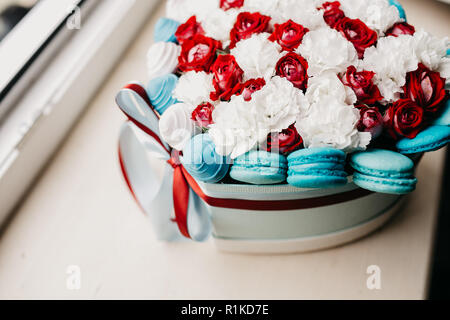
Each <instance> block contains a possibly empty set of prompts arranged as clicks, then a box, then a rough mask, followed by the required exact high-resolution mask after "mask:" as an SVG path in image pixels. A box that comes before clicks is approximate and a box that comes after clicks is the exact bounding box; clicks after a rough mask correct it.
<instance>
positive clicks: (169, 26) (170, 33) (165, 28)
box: [153, 18, 180, 43]
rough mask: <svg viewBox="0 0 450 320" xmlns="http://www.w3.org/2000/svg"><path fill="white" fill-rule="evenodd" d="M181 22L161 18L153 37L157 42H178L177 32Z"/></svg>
mask: <svg viewBox="0 0 450 320" xmlns="http://www.w3.org/2000/svg"><path fill="white" fill-rule="evenodd" d="M179 26H180V23H179V22H178V21H175V20H172V19H168V18H161V19H159V20H158V22H157V23H156V25H155V31H154V33H153V39H154V40H155V42H174V43H178V41H177V38H176V37H175V33H176V32H177V29H178V27H179Z"/></svg>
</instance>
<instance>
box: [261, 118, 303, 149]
mask: <svg viewBox="0 0 450 320" xmlns="http://www.w3.org/2000/svg"><path fill="white" fill-rule="evenodd" d="M302 145H303V139H302V137H301V136H300V135H299V134H298V132H297V129H296V128H295V126H294V125H291V126H290V127H289V128H287V129H285V130H283V131H281V132H280V133H272V134H269V135H268V137H267V151H268V152H271V151H272V150H279V152H280V153H283V154H289V153H292V152H294V151H295V150H298V149H300V148H301V147H302Z"/></svg>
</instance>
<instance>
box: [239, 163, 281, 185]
mask: <svg viewBox="0 0 450 320" xmlns="http://www.w3.org/2000/svg"><path fill="white" fill-rule="evenodd" d="M230 177H231V178H233V179H234V180H236V181H240V182H244V183H248V184H255V185H268V184H279V183H282V182H284V181H286V169H282V168H269V167H244V166H241V165H233V166H232V167H231V171H230Z"/></svg>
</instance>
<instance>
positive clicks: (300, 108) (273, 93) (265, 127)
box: [209, 77, 308, 159]
mask: <svg viewBox="0 0 450 320" xmlns="http://www.w3.org/2000/svg"><path fill="white" fill-rule="evenodd" d="M307 109H308V101H307V99H306V98H305V97H304V95H303V93H302V91H301V90H298V89H297V88H295V87H294V86H293V85H292V83H290V82H289V81H288V80H286V79H285V78H280V77H274V78H273V79H271V80H270V81H269V82H268V83H267V84H266V85H265V86H264V87H263V88H262V89H261V90H259V91H257V92H254V93H253V95H252V99H251V101H248V102H246V101H244V99H243V97H242V96H234V97H232V99H231V101H230V102H229V103H227V102H221V103H220V104H219V105H218V106H216V108H215V110H214V112H213V121H214V124H212V125H211V126H210V130H209V134H210V136H211V139H212V140H213V141H214V143H215V145H216V151H217V153H219V154H221V155H224V156H228V155H230V156H231V158H233V159H234V158H236V157H238V156H240V155H242V154H244V153H246V152H247V151H249V150H252V149H253V148H255V147H256V146H257V145H258V143H263V142H264V141H265V140H266V139H267V135H268V134H269V133H271V132H279V131H281V130H283V129H286V128H288V127H289V126H290V125H291V124H293V123H294V122H295V120H296V118H297V116H298V115H299V113H301V112H304V110H307Z"/></svg>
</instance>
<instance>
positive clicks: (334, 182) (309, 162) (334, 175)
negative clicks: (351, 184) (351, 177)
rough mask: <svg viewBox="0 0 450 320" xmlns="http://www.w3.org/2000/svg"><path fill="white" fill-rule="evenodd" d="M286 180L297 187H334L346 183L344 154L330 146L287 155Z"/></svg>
mask: <svg viewBox="0 0 450 320" xmlns="http://www.w3.org/2000/svg"><path fill="white" fill-rule="evenodd" d="M287 159H288V165H289V171H288V178H287V182H288V183H289V184H290V185H292V186H294V187H297V188H334V187H337V186H341V185H345V184H346V183H347V172H346V171H345V159H346V154H345V152H343V151H341V150H336V149H332V148H310V149H302V150H298V151H295V152H293V153H291V154H290V155H289V156H288V158H287Z"/></svg>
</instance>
